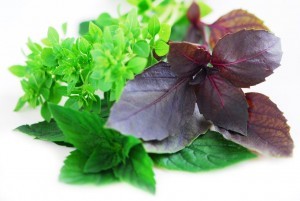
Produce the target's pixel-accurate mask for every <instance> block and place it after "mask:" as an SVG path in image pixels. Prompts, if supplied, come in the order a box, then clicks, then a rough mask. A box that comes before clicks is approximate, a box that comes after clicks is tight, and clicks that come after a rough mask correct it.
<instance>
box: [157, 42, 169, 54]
mask: <svg viewBox="0 0 300 201" xmlns="http://www.w3.org/2000/svg"><path fill="white" fill-rule="evenodd" d="M169 49H170V47H169V45H168V44H167V43H166V42H164V41H162V40H158V41H157V42H156V43H155V47H154V50H155V53H156V54H157V55H158V56H160V57H162V56H165V55H166V54H168V52H169Z"/></svg>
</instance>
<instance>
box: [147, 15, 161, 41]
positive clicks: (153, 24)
mask: <svg viewBox="0 0 300 201" xmlns="http://www.w3.org/2000/svg"><path fill="white" fill-rule="evenodd" d="M159 30H160V23H159V20H158V18H157V16H155V15H154V16H153V17H151V18H150V19H149V24H148V32H149V33H150V35H151V36H152V37H153V38H154V37H155V35H156V34H158V32H159Z"/></svg>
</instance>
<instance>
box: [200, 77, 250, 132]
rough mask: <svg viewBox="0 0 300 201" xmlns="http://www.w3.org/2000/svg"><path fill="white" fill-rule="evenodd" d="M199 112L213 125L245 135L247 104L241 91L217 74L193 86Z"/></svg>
mask: <svg viewBox="0 0 300 201" xmlns="http://www.w3.org/2000/svg"><path fill="white" fill-rule="evenodd" d="M195 93H196V97H197V103H198V107H199V110H200V112H201V113H202V114H203V115H204V117H205V119H207V120H211V121H212V122H213V123H214V124H215V125H218V126H220V127H223V128H226V129H228V130H232V131H236V132H239V133H242V134H244V135H247V120H248V111H247V109H248V105H247V101H246V98H245V95H244V93H243V91H242V90H241V89H239V88H236V87H235V86H233V85H232V84H231V83H230V82H228V81H227V80H225V79H224V78H222V77H221V76H220V75H219V74H210V73H208V74H207V76H206V77H205V79H204V80H203V81H202V83H201V84H198V85H196V86H195Z"/></svg>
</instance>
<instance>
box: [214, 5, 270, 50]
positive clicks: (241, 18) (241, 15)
mask: <svg viewBox="0 0 300 201" xmlns="http://www.w3.org/2000/svg"><path fill="white" fill-rule="evenodd" d="M209 28H210V30H211V32H210V41H209V42H210V45H211V47H214V46H215V45H216V43H217V42H218V40H219V39H221V38H223V36H225V35H226V34H229V33H235V32H238V31H240V30H243V29H257V30H269V29H268V28H267V27H266V26H265V25H264V24H263V21H262V20H260V19H259V18H258V17H256V16H255V15H253V14H251V13H248V12H247V11H245V10H242V9H238V10H233V11H231V12H230V13H228V14H226V15H223V16H222V17H220V18H219V19H218V20H217V21H216V22H214V23H213V24H211V25H209Z"/></svg>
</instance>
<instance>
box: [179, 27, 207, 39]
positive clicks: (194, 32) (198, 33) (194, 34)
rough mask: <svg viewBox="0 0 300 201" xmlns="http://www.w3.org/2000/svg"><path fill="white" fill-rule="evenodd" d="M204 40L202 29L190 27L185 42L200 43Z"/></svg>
mask: <svg viewBox="0 0 300 201" xmlns="http://www.w3.org/2000/svg"><path fill="white" fill-rule="evenodd" d="M202 40H203V33H202V28H201V27H200V28H197V27H195V26H193V25H190V27H189V29H188V31H187V33H186V35H185V37H184V41H187V42H190V43H200V41H202Z"/></svg>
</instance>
